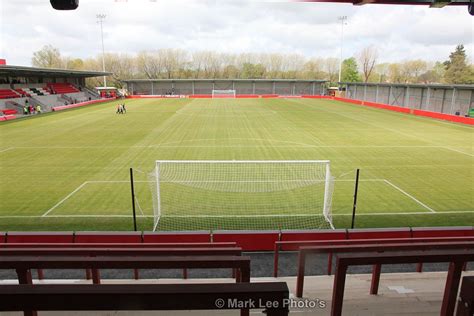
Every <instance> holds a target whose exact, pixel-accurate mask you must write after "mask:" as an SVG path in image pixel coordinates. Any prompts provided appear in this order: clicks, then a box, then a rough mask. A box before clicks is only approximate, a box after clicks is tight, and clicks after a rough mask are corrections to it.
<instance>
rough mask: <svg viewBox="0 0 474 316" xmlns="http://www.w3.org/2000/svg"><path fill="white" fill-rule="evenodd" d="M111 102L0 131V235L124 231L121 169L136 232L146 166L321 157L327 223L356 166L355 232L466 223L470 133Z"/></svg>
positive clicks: (424, 122) (439, 126)
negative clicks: (326, 171) (329, 194)
mask: <svg viewBox="0 0 474 316" xmlns="http://www.w3.org/2000/svg"><path fill="white" fill-rule="evenodd" d="M117 103H118V102H110V103H105V104H100V105H93V106H88V107H84V108H78V109H74V110H68V111H64V112H60V113H51V114H43V115H38V116H36V117H34V118H31V119H21V120H16V121H11V122H5V123H1V124H0V135H1V137H0V140H1V142H0V168H1V170H0V196H1V197H0V230H3V231H5V230H9V231H14V230H131V229H132V227H133V226H132V220H131V217H130V216H131V202H130V187H129V186H130V184H129V168H130V167H133V168H134V169H135V180H136V183H135V185H136V191H137V196H138V201H139V203H140V207H139V209H138V214H139V215H140V216H139V218H138V225H139V228H140V229H141V230H151V229H152V227H153V217H152V216H151V215H152V212H153V211H152V203H151V193H150V189H149V185H148V183H147V181H148V178H147V175H146V173H147V172H149V171H151V170H152V168H153V167H154V162H155V160H330V161H331V171H332V174H333V176H335V177H336V182H335V190H334V198H333V207H332V213H333V222H334V225H335V226H336V228H346V227H349V226H350V220H351V212H352V198H353V190H354V181H353V180H354V176H355V169H356V168H360V169H361V182H360V190H359V201H358V215H357V220H356V227H397V226H450V225H473V224H474V148H473V145H474V128H473V127H470V126H465V125H458V124H452V123H447V122H442V121H437V120H432V119H427V118H421V117H415V116H412V115H406V114H399V113H395V112H390V111H385V110H378V109H373V108H368V107H363V106H358V105H352V104H346V103H342V102H335V101H330V100H315V99H140V100H138V99H134V100H132V99H130V100H127V101H126V105H127V109H128V113H127V114H126V115H117V114H115V107H116V104H117ZM222 212H223V213H224V214H225V209H223V211H222ZM164 218H165V217H164ZM277 222H278V221H277V220H276V221H273V220H272V221H268V220H267V221H260V220H256V219H251V218H245V217H242V218H223V219H222V220H221V223H220V226H219V228H222V229H226V228H227V229H231V228H235V227H236V226H238V227H239V228H246V229H266V228H274V227H275V225H278V223H277ZM301 222H304V219H303V220H302V221H297V220H295V221H294V223H293V224H291V227H285V228H304V227H305V226H304V225H303V224H301ZM160 228H161V229H164V230H166V229H175V230H188V229H202V228H207V227H206V218H181V219H179V220H174V221H170V222H166V221H164V222H163V226H161V227H160Z"/></svg>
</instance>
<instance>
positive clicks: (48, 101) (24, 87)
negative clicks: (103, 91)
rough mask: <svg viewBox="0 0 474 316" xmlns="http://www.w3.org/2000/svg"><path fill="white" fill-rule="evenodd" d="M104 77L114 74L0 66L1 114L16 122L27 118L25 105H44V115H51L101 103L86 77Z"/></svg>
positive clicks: (42, 106)
mask: <svg viewBox="0 0 474 316" xmlns="http://www.w3.org/2000/svg"><path fill="white" fill-rule="evenodd" d="M104 75H110V73H108V72H96V71H79V70H69V69H49V68H48V69H46V68H36V67H24V66H12V65H6V64H5V65H4V64H0V112H1V113H3V114H4V117H3V118H4V119H5V118H7V119H13V118H16V117H21V116H22V115H23V107H24V106H25V105H33V106H35V107H36V106H37V105H40V106H41V108H42V112H50V111H54V110H55V108H57V107H64V106H65V105H74V104H80V103H87V102H91V101H92V102H94V101H97V100H99V99H100V96H99V95H98V94H97V93H96V92H95V91H93V90H91V89H88V88H86V78H91V77H98V76H104Z"/></svg>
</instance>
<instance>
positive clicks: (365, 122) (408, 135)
mask: <svg viewBox="0 0 474 316" xmlns="http://www.w3.org/2000/svg"><path fill="white" fill-rule="evenodd" d="M291 101H294V102H296V103H298V104H303V105H306V106H309V107H310V108H313V106H312V105H308V104H306V103H302V102H301V101H299V100H291ZM317 110H320V111H323V112H327V113H332V114H336V115H340V116H342V117H345V118H348V119H351V120H354V121H359V122H362V123H364V124H369V125H372V126H374V127H377V128H382V129H385V130H387V131H391V132H394V133H398V134H400V135H403V136H407V137H411V138H416V139H419V140H421V141H424V142H425V143H428V144H433V145H438V144H439V143H435V142H432V141H429V140H426V139H424V138H422V137H420V136H416V135H412V134H408V133H405V132H401V131H399V130H396V129H392V128H389V127H386V126H381V125H378V124H374V123H368V122H367V121H365V120H363V119H359V118H355V117H352V116H348V115H344V114H341V113H338V112H334V111H329V110H324V109H321V108H318V109H317ZM438 147H440V148H444V149H447V150H451V151H454V152H457V153H460V154H464V155H468V156H471V157H474V155H472V154H468V153H465V152H463V151H459V150H456V149H452V148H451V147H446V146H438Z"/></svg>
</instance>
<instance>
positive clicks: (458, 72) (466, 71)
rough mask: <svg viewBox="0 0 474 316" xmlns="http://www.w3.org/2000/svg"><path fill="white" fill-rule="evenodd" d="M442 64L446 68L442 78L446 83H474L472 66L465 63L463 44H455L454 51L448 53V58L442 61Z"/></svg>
mask: <svg viewBox="0 0 474 316" xmlns="http://www.w3.org/2000/svg"><path fill="white" fill-rule="evenodd" d="M444 66H445V68H446V72H445V73H444V80H445V81H446V82H447V83H455V84H471V83H474V72H473V69H472V66H471V65H468V64H467V56H466V50H465V49H464V45H458V46H456V49H455V50H454V52H452V53H451V54H450V55H449V60H447V61H445V62H444Z"/></svg>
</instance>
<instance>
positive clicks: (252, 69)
mask: <svg viewBox="0 0 474 316" xmlns="http://www.w3.org/2000/svg"><path fill="white" fill-rule="evenodd" d="M264 76H265V66H263V65H262V64H252V63H244V64H243V65H242V78H244V79H261V78H264Z"/></svg>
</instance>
